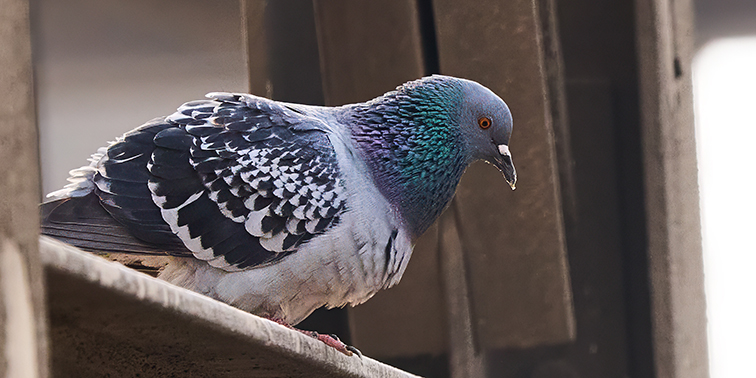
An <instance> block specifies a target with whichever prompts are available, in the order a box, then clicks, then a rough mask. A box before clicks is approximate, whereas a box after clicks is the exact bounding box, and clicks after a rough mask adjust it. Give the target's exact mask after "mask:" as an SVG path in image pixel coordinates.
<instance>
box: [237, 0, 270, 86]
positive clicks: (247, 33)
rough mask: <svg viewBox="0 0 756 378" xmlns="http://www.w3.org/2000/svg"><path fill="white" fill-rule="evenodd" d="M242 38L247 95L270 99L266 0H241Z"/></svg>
mask: <svg viewBox="0 0 756 378" xmlns="http://www.w3.org/2000/svg"><path fill="white" fill-rule="evenodd" d="M239 4H240V7H241V17H242V38H243V39H244V43H243V47H244V57H245V58H246V59H247V72H249V77H248V80H249V93H252V94H255V95H258V96H263V97H267V98H272V96H273V84H272V83H271V82H270V72H269V63H268V61H269V60H270V58H269V55H268V40H267V37H266V33H265V14H266V12H265V10H266V9H267V7H268V1H267V0H241V1H240V2H239Z"/></svg>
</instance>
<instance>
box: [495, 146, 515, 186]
mask: <svg viewBox="0 0 756 378" xmlns="http://www.w3.org/2000/svg"><path fill="white" fill-rule="evenodd" d="M497 147H498V149H499V155H498V156H496V159H494V160H495V161H494V165H495V166H496V168H499V170H500V171H501V173H503V174H504V179H505V180H507V183H509V186H510V187H512V190H515V184H516V183H517V171H515V167H514V163H512V155H511V154H510V153H509V146H507V145H506V144H500V145H498V146H497Z"/></svg>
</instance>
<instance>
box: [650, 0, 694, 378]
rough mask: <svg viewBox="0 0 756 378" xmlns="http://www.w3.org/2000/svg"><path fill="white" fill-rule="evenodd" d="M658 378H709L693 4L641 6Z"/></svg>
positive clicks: (662, 0) (686, 0)
mask: <svg viewBox="0 0 756 378" xmlns="http://www.w3.org/2000/svg"><path fill="white" fill-rule="evenodd" d="M636 32H637V41H638V58H639V72H640V73H641V74H640V99H641V100H640V101H641V103H640V113H641V128H642V138H643V139H642V140H643V155H644V175H645V180H644V182H645V195H646V217H647V222H648V223H647V230H648V254H649V256H648V258H649V266H650V280H651V306H652V314H653V318H652V322H653V337H654V358H655V367H656V376H657V377H660V378H661V377H664V378H667V377H670V378H672V377H680V378H682V377H691V378H693V377H707V376H708V359H707V346H706V313H705V307H706V304H705V300H704V286H703V259H702V251H701V231H700V230H701V227H700V213H699V198H698V179H697V177H698V171H697V165H696V146H695V133H694V128H693V101H692V90H691V86H692V84H691V68H690V67H691V65H690V61H691V58H692V51H693V38H692V36H693V13H692V9H691V2H690V0H641V1H637V2H636Z"/></svg>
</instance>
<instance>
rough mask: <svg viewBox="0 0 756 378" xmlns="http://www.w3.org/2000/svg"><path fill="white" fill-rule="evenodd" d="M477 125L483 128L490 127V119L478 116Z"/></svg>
mask: <svg viewBox="0 0 756 378" xmlns="http://www.w3.org/2000/svg"><path fill="white" fill-rule="evenodd" d="M478 126H480V128H481V129H483V130H485V129H487V128H489V127H491V119H490V118H488V117H480V118H478Z"/></svg>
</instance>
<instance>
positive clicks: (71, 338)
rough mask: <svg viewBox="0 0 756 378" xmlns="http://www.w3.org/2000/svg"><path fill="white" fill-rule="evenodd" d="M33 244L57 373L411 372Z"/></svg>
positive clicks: (93, 259)
mask: <svg viewBox="0 0 756 378" xmlns="http://www.w3.org/2000/svg"><path fill="white" fill-rule="evenodd" d="M39 243H40V251H41V257H42V261H43V264H44V265H45V267H46V268H47V269H46V273H47V275H46V276H47V284H48V289H49V296H48V303H49V311H50V325H51V327H50V328H51V329H50V331H51V332H50V334H51V339H52V343H51V344H52V348H51V349H52V350H51V354H52V365H53V368H54V369H55V373H56V375H57V376H61V377H83V378H84V377H103V376H111V377H123V376H143V377H184V376H187V377H265V378H269V377H343V378H358V377H365V378H367V377H385V378H388V377H395V378H412V377H416V376H414V375H412V374H409V373H406V372H403V371H401V370H399V369H396V368H394V367H391V366H388V365H385V364H382V363H380V362H378V361H375V360H373V359H371V358H369V357H367V356H363V357H362V358H360V357H358V356H346V355H344V354H341V353H340V352H338V351H336V350H335V349H334V348H331V347H329V346H327V345H325V344H324V343H322V342H320V341H318V340H316V339H314V338H312V337H310V336H305V335H304V334H302V333H301V332H297V331H295V330H291V329H288V328H286V327H284V326H282V325H280V324H277V323H275V322H272V321H270V320H268V319H263V318H260V317H258V316H255V315H252V314H250V313H247V312H244V311H242V310H239V309H237V308H234V307H231V306H229V305H227V304H225V303H221V302H218V301H216V300H214V299H211V298H209V297H206V296H204V295H200V294H197V293H195V292H192V291H189V290H186V289H183V288H180V287H177V286H174V285H171V284H169V283H167V282H165V281H161V280H158V279H155V278H152V277H149V276H147V275H144V274H141V273H139V272H136V271H134V270H132V269H129V268H126V267H124V266H122V265H120V264H117V263H114V262H109V261H106V260H105V259H102V258H100V257H97V256H95V255H92V254H90V253H87V252H84V251H81V250H78V249H76V248H74V247H71V246H69V245H66V244H63V243H61V242H59V241H56V240H53V239H50V238H47V237H42V238H40V241H39ZM82 293H86V294H87V295H82Z"/></svg>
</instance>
